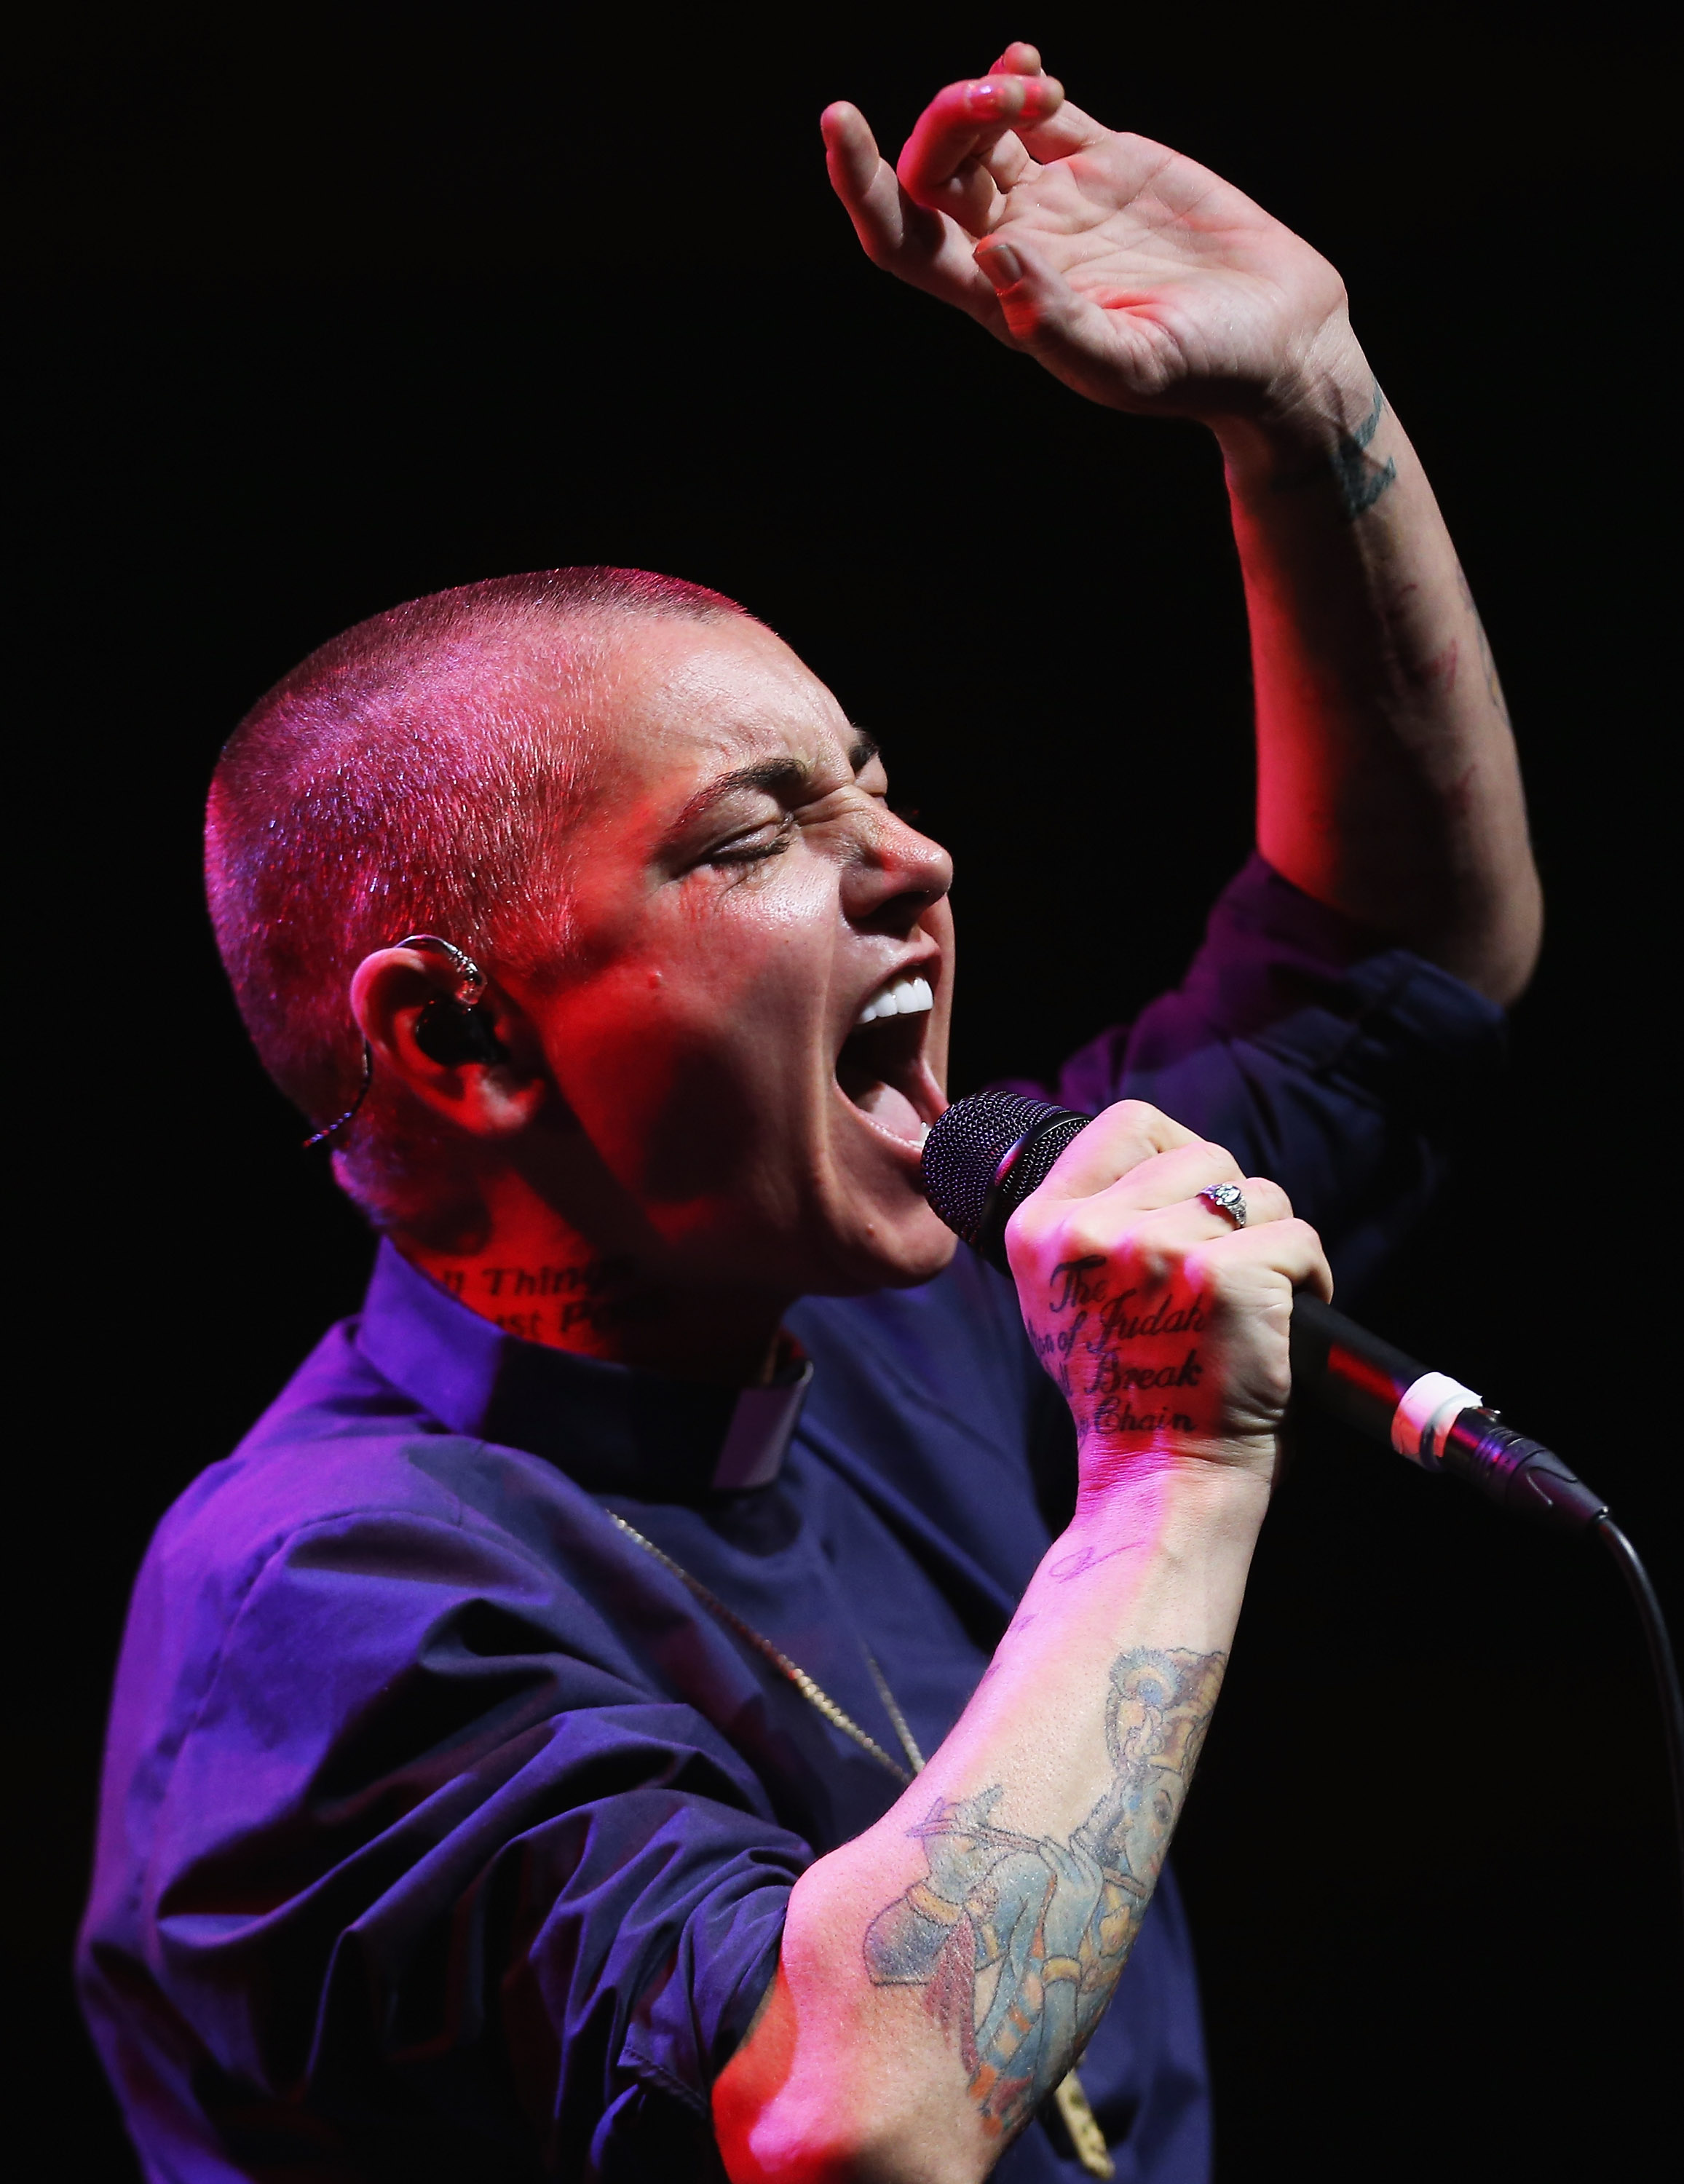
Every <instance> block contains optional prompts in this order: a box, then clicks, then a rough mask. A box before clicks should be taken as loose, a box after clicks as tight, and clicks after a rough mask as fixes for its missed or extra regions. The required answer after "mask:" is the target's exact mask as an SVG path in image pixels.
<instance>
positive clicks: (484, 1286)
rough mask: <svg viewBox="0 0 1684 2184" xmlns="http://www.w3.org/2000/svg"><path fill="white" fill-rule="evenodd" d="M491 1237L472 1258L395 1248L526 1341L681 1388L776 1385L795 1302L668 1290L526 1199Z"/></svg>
mask: <svg viewBox="0 0 1684 2184" xmlns="http://www.w3.org/2000/svg"><path fill="white" fill-rule="evenodd" d="M488 1231H489V1233H488V1235H487V1236H486V1238H485V1240H483V1242H481V1241H479V1240H476V1243H475V1246H474V1248H473V1249H471V1250H466V1251H449V1250H443V1249H441V1248H439V1246H438V1245H437V1244H436V1243H432V1242H430V1241H427V1240H423V1239H421V1238H419V1237H417V1236H415V1235H414V1234H403V1233H400V1234H394V1235H393V1239H392V1240H393V1243H394V1244H395V1245H397V1247H398V1249H399V1251H401V1252H402V1253H403V1254H404V1257H405V1258H406V1259H408V1260H409V1261H410V1264H411V1265H412V1266H415V1267H418V1268H420V1269H421V1272H422V1273H424V1274H427V1275H430V1276H431V1277H432V1279H433V1280H434V1281H436V1282H437V1283H438V1285H439V1287H440V1288H441V1289H443V1290H448V1291H449V1294H450V1295H452V1296H453V1297H454V1298H455V1299H456V1300H457V1301H458V1302H459V1303H460V1304H465V1305H466V1306H467V1307H468V1309H469V1310H470V1311H471V1312H478V1313H479V1315H480V1317H481V1318H483V1319H488V1320H490V1321H491V1322H492V1323H493V1326H496V1327H499V1328H501V1329H503V1330H504V1332H505V1334H514V1335H518V1336H519V1337H520V1338H521V1340H522V1341H526V1342H538V1343H542V1344H544V1346H546V1347H547V1348H549V1349H552V1350H569V1351H573V1352H575V1353H576V1354H577V1355H578V1356H581V1357H600V1358H603V1359H605V1360H607V1361H609V1362H611V1363H614V1364H617V1365H630V1366H633V1367H635V1368H638V1370H640V1371H644V1372H650V1373H667V1374H670V1375H672V1377H673V1378H675V1379H687V1380H710V1381H715V1382H720V1383H723V1384H726V1385H731V1386H735V1387H753V1386H756V1385H764V1384H765V1383H766V1382H767V1380H769V1379H770V1378H771V1376H772V1369H773V1367H774V1364H775V1362H776V1357H777V1349H778V1323H779V1322H780V1321H781V1320H782V1318H783V1313H784V1311H785V1310H786V1309H787V1307H788V1306H789V1303H790V1302H791V1301H792V1300H791V1299H790V1298H788V1297H785V1296H782V1295H768V1294H767V1293H765V1292H762V1291H759V1290H731V1289H728V1288H721V1287H714V1286H710V1287H709V1288H707V1289H705V1290H703V1289H700V1288H695V1289H693V1288H689V1287H686V1286H683V1285H680V1284H675V1283H672V1282H671V1281H662V1280H661V1279H657V1278H655V1277H653V1276H651V1275H650V1273H648V1272H647V1270H646V1269H645V1268H642V1267H640V1266H639V1264H638V1260H637V1258H636V1256H634V1255H633V1254H629V1253H628V1254H625V1255H620V1254H616V1253H615V1252H614V1251H604V1250H602V1249H601V1248H599V1246H597V1245H594V1244H593V1243H592V1242H591V1241H590V1240H589V1239H588V1238H586V1237H585V1236H583V1235H581V1234H578V1232H577V1231H576V1230H575V1229H572V1227H570V1226H569V1224H568V1223H566V1221H565V1220H564V1219H562V1218H561V1217H560V1216H559V1215H558V1214H556V1213H555V1212H554V1211H553V1209H551V1208H550V1207H549V1206H543V1205H541V1204H533V1202H531V1201H527V1202H526V1203H525V1204H523V1205H521V1204H517V1205H515V1206H503V1207H500V1208H499V1209H498V1211H497V1214H496V1215H495V1216H494V1217H493V1218H492V1219H491V1220H490V1221H489V1222H488Z"/></svg>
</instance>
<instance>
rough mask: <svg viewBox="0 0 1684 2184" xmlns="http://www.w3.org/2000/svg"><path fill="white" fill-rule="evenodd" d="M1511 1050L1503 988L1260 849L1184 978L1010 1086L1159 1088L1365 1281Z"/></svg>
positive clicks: (1054, 1093)
mask: <svg viewBox="0 0 1684 2184" xmlns="http://www.w3.org/2000/svg"><path fill="white" fill-rule="evenodd" d="M1503 1053H1504V1030H1503V1011H1501V1010H1500V1009H1499V1008H1497V1006H1496V1005H1495V1004H1494V1003H1493V1002H1491V1001H1488V1000H1485V999H1484V998H1483V996H1481V995H1479V994H1476V993H1475V991H1474V990H1473V989H1472V988H1471V987H1469V986H1466V985H1464V983H1462V981H1461V980H1460V979H1459V978H1453V977H1452V976H1451V974H1450V973H1449V972H1447V971H1443V970H1441V969H1439V968H1438V967H1437V966H1436V965H1435V964H1431V963H1428V962H1426V961H1424V960H1423V959H1422V958H1421V957H1420V956H1414V955H1411V954H1410V953H1409V952H1408V950H1405V949H1401V948H1389V947H1386V946H1383V945H1381V944H1378V943H1377V941H1376V939H1375V936H1374V935H1373V934H1372V933H1369V932H1367V931H1366V930H1365V929H1364V928H1362V927H1360V926H1358V925H1356V924H1354V923H1353V922H1352V921H1351V920H1350V919H1348V918H1346V917H1341V915H1340V913H1339V912H1337V911H1333V910H1330V909H1328V908H1327V907H1326V906H1325V905H1323V904H1321V903H1318V902H1315V901H1313V900H1311V899H1310V897H1308V895H1306V894H1302V893H1301V892H1300V891H1299V889H1296V888H1295V887H1293V886H1292V885H1291V883H1290V882H1288V881H1286V880H1285V879H1283V878H1282V877H1280V874H1279V873H1278V872H1275V871H1274V868H1273V867H1272V866H1270V865H1269V864H1268V863H1266V862H1265V861H1264V860H1263V857H1261V856H1260V855H1253V856H1252V858H1251V860H1250V861H1249V862H1248V863H1247V864H1246V866H1245V867H1244V869H1243V870H1242V871H1241V872H1240V873H1239V875H1238V876H1237V877H1235V879H1234V880H1233V881H1232V882H1231V883H1230V885H1229V886H1228V887H1227V889H1225V890H1224V893H1223V894H1222V895H1221V897H1220V898H1219V899H1218V902H1217V904H1216V906H1215V908H1214V910H1213V911H1212V913H1211V917H1210V922H1209V924H1208V926H1207V928H1206V932H1205V938H1204V942H1203V944H1202V947H1201V948H1200V950H1199V951H1198V953H1197V955H1196V956H1195V957H1194V959H1193V961H1192V963H1191V967H1189V969H1188V972H1187V975H1186V977H1185V978H1184V979H1183V981H1182V983H1181V984H1180V985H1179V987H1178V988H1177V989H1175V990H1174V992H1173V993H1169V994H1166V995H1163V996H1162V997H1161V998H1160V999H1159V1000H1156V1001H1154V1002H1152V1003H1151V1006H1149V1007H1148V1008H1146V1010H1145V1011H1143V1012H1142V1013H1141V1015H1140V1017H1138V1018H1137V1019H1136V1020H1135V1022H1133V1023H1132V1024H1124V1025H1120V1026H1118V1027H1116V1028H1113V1029H1112V1030H1109V1031H1107V1032H1105V1033H1103V1034H1101V1036H1100V1037H1099V1038H1098V1039H1095V1040H1094V1041H1093V1042H1092V1043H1091V1044H1090V1045H1088V1046H1085V1047H1084V1048H1083V1049H1082V1050H1080V1052H1079V1053H1078V1054H1076V1055H1074V1056H1072V1057H1071V1059H1070V1061H1068V1062H1067V1063H1066V1064H1065V1066H1064V1068H1063V1069H1062V1072H1061V1073H1060V1075H1059V1078H1058V1081H1057V1084H1056V1085H1054V1086H1050V1087H1049V1086H1040V1085H1034V1084H1014V1085H1012V1088H1011V1089H1014V1090H1022V1091H1025V1092H1028V1093H1029V1094H1031V1095H1032V1096H1034V1097H1038V1098H1041V1099H1047V1098H1051V1099H1054V1100H1058V1101H1060V1102H1061V1103H1062V1105H1063V1106H1068V1107H1074V1108H1076V1109H1078V1110H1079V1111H1080V1112H1083V1113H1085V1114H1097V1113H1099V1112H1100V1111H1101V1108H1104V1107H1107V1106H1111V1105H1112V1103H1113V1102H1114V1101H1116V1100H1125V1099H1136V1100H1150V1101H1151V1103H1152V1105H1153V1106H1157V1107H1161V1108H1163V1111H1164V1112H1165V1113H1166V1114H1168V1115H1172V1116H1174V1117H1175V1119H1176V1120H1177V1121H1178V1122H1181V1123H1186V1124H1187V1125H1188V1127H1189V1128H1192V1129H1196V1130H1197V1131H1199V1132H1200V1133H1201V1134H1202V1135H1204V1136H1206V1137H1207V1138H1212V1139H1215V1140H1216V1141H1217V1142H1218V1143H1219V1144H1221V1145H1226V1146H1227V1148H1228V1149H1229V1151H1230V1152H1231V1153H1232V1154H1233V1155H1234V1156H1235V1160H1237V1161H1238V1162H1239V1163H1240V1165H1241V1168H1242V1169H1243V1170H1244V1171H1245V1172H1246V1173H1247V1174H1252V1175H1257V1174H1261V1175H1269V1176H1272V1177H1274V1179H1275V1180H1276V1181H1277V1182H1279V1183H1280V1184H1282V1185H1283V1186H1284V1187H1285V1190H1287V1192H1288V1193H1289V1194H1290V1195H1291V1199H1292V1201H1293V1206H1294V1210H1295V1211H1296V1212H1299V1213H1301V1214H1302V1215H1303V1216H1304V1217H1306V1218H1307V1219H1308V1220H1310V1221H1312V1222H1313V1223H1315V1224H1316V1226H1317V1227H1318V1228H1319V1229H1320V1230H1321V1233H1322V1237H1323V1240H1324V1242H1325V1243H1326V1245H1327V1246H1328V1251H1329V1256H1330V1258H1331V1260H1332V1262H1333V1266H1334V1271H1335V1274H1336V1275H1337V1276H1338V1277H1339V1279H1340V1281H1341V1284H1346V1285H1349V1286H1353V1287H1359V1286H1360V1285H1361V1284H1362V1282H1363V1280H1364V1279H1367V1278H1368V1276H1369V1275H1370V1274H1371V1273H1373V1272H1375V1270H1376V1268H1377V1267H1378V1265H1379V1263H1380V1261H1381V1259H1382V1258H1383V1257H1384V1256H1385V1255H1386V1251H1388V1250H1389V1249H1390V1248H1391V1245H1393V1244H1395V1243H1396V1241H1397V1239H1398V1238H1399V1236H1400V1235H1401V1234H1403V1233H1404V1231H1406V1230H1407V1229H1408V1227H1409V1225H1410V1224H1411V1223H1412V1222H1413V1221H1414V1219H1415V1218H1416V1217H1417V1216H1418V1215H1419V1213H1420V1212H1421V1211H1422V1210H1423V1209H1424V1208H1425V1205H1426V1203H1427V1201H1429V1199H1430V1197H1431V1195H1432V1193H1433V1190H1434V1189H1435V1188H1436V1184H1437V1183H1438V1181H1439V1179H1440V1177H1441V1173H1442V1171H1443V1167H1444V1163H1445V1160H1446V1157H1447V1154H1448V1152H1449V1151H1450V1150H1451V1148H1452V1146H1453V1143H1454V1140H1455V1138H1456V1135H1457V1134H1458V1128H1460V1127H1461V1126H1462V1125H1463V1124H1464V1122H1465V1120H1466V1118H1467V1117H1468V1116H1469V1113H1470V1112H1472V1111H1473V1110H1475V1108H1476V1107H1477V1106H1478V1105H1479V1103H1480V1100H1481V1099H1482V1097H1483V1096H1485V1095H1486V1094H1487V1093H1488V1092H1489V1090H1490V1089H1491V1088H1492V1086H1493V1085H1494V1084H1495V1082H1496V1080H1497V1076H1498V1074H1499V1073H1500V1071H1501V1067H1502V1063H1503Z"/></svg>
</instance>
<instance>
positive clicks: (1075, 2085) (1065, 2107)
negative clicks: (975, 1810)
mask: <svg viewBox="0 0 1684 2184" xmlns="http://www.w3.org/2000/svg"><path fill="white" fill-rule="evenodd" d="M602 1513H603V1515H604V1516H605V1517H606V1518H607V1519H608V1521H609V1523H610V1524H614V1525H616V1526H617V1527H618V1529H620V1530H621V1531H622V1532H623V1533H624V1534H625V1535H626V1537H627V1539H628V1540H633V1541H636V1543H637V1545H638V1546H640V1547H641V1548H642V1549H643V1550H644V1553H645V1554H650V1555H653V1556H654V1557H655V1560H656V1562H658V1563H660V1564H661V1568H663V1569H666V1570H671V1572H672V1574H673V1576H674V1577H676V1578H677V1579H678V1582H679V1583H680V1585H684V1586H685V1587H687V1588H688V1590H689V1591H690V1592H691V1593H693V1594H694V1596H695V1597H696V1599H698V1600H699V1601H700V1602H701V1604H702V1606H703V1607H705V1608H706V1609H707V1610H708V1612H709V1613H711V1614H712V1615H714V1616H717V1619H719V1621H720V1622H722V1624H724V1625H725V1627H726V1628H727V1630H734V1631H735V1632H736V1634H737V1635H738V1636H739V1638H740V1639H742V1640H743V1641H744V1642H745V1643H746V1644H748V1645H750V1646H753V1647H754V1649H755V1651H756V1652H757V1653H759V1654H760V1655H761V1656H762V1658H765V1659H766V1660H768V1661H770V1662H771V1663H772V1667H773V1668H774V1669H777V1671H778V1674H779V1675H780V1676H783V1677H785V1678H786V1679H787V1680H789V1682H790V1683H792V1684H793V1685H795V1689H796V1690H797V1691H799V1692H800V1695H801V1697H803V1698H804V1699H805V1700H806V1702H807V1703H808V1705H809V1706H811V1707H816V1708H817V1710H818V1711H819V1713H822V1715H823V1716H824V1718H825V1719H826V1720H827V1721H828V1722H829V1723H831V1724H833V1725H834V1727H835V1728H837V1729H839V1730H841V1732H842V1734H843V1735H844V1736H851V1737H852V1738H853V1740H854V1741H855V1743H856V1744H857V1745H858V1746H859V1747H860V1748H861V1750H862V1751H863V1752H870V1754H871V1756H872V1758H873V1759H875V1760H876V1761H877V1762H878V1765H879V1766H883V1767H886V1768H887V1769H889V1773H890V1774H891V1775H893V1776H894V1777H895V1780H896V1781H897V1782H901V1783H903V1784H904V1783H907V1782H910V1781H911V1780H912V1776H913V1775H921V1774H922V1773H923V1764H924V1756H923V1752H920V1751H919V1749H918V1747H917V1742H916V1741H915V1740H914V1738H913V1736H912V1730H910V1729H909V1728H908V1727H907V1725H906V1716H905V1714H903V1713H901V1709H900V1708H899V1706H898V1705H897V1704H896V1703H895V1694H894V1692H893V1691H890V1690H889V1685H888V1684H887V1682H886V1681H885V1680H884V1674H883V1671H882V1669H879V1668H878V1665H877V1663H876V1662H875V1661H874V1660H873V1658H872V1655H871V1649H870V1648H869V1647H868V1646H867V1644H866V1642H865V1641H864V1639H863V1638H862V1639H861V1641H860V1651H861V1652H862V1653H863V1654H864V1655H865V1657H866V1666H867V1668H868V1669H870V1670H871V1680H872V1681H873V1683H874V1684H875V1685H876V1686H877V1695H878V1697H879V1698H880V1699H881V1700H882V1701H883V1710H884V1713H886V1714H887V1715H888V1716H889V1719H890V1721H892V1722H893V1723H894V1724H895V1735H896V1736H898V1737H899V1738H900V1740H901V1750H902V1751H903V1752H905V1753H906V1760H907V1765H906V1767H903V1766H902V1765H901V1763H900V1761H899V1760H898V1759H895V1758H890V1756H889V1753H888V1752H885V1751H884V1748H883V1747H882V1746H881V1745H880V1744H879V1743H878V1741H877V1739H876V1738H875V1737H874V1736H867V1733H866V1732H865V1730H862V1728H861V1727H860V1724H858V1722H856V1720H855V1719H854V1718H853V1716H852V1715H851V1714H850V1713H845V1712H844V1711H843V1709H842V1708H840V1707H839V1706H838V1705H837V1703H836V1702H835V1700H834V1698H832V1697H831V1696H830V1694H829V1692H828V1691H823V1690H822V1689H821V1688H820V1686H819V1685H817V1684H816V1683H815V1682H814V1681H813V1680H812V1678H811V1676H810V1675H809V1674H807V1672H806V1669H803V1668H801V1667H800V1666H799V1665H798V1664H797V1663H795V1662H794V1661H792V1660H791V1659H790V1658H789V1655H788V1654H787V1653H786V1652H783V1650H782V1649H781V1648H780V1647H778V1646H774V1645H773V1644H772V1641H771V1639H769V1638H767V1637H763V1636H762V1635H761V1633H760V1632H759V1631H758V1630H756V1629H755V1626H754V1625H753V1624H752V1623H745V1622H744V1619H743V1618H742V1617H741V1616H740V1615H739V1614H738V1613H737V1612H736V1611H735V1609H734V1608H730V1607H727V1606H726V1605H725V1602H723V1601H722V1599H721V1598H720V1597H719V1595H718V1594H717V1592H710V1591H708V1589H707V1587H706V1586H705V1585H704V1584H703V1583H702V1581H701V1580H700V1578H699V1577H692V1576H691V1575H690V1573H689V1570H687V1569H686V1568H684V1566H683V1563H675V1562H674V1561H673V1559H672V1556H671V1555H669V1554H666V1553H665V1552H663V1551H662V1550H661V1548H660V1547H658V1546H656V1545H655V1541H653V1540H648V1539H645V1538H644V1535H643V1534H642V1533H641V1532H640V1531H638V1529H637V1528H636V1526H635V1525H633V1524H627V1522H626V1520H625V1518H623V1517H622V1516H621V1515H620V1513H619V1512H618V1511H617V1510H614V1509H607V1508H605V1509H604V1510H603V1512H602ZM908 1769H910V1772H909V1771H908ZM1053 2098H1054V2099H1055V2100H1057V2103H1058V2113H1059V2114H1060V2115H1061V2116H1062V2118H1063V2119H1064V2128H1065V2130H1066V2131H1068V2132H1069V2134H1070V2143H1071V2145H1072V2147H1073V2148H1074V2150H1075V2155H1076V2159H1077V2160H1078V2161H1079V2162H1080V2163H1081V2165H1082V2166H1083V2168H1084V2169H1085V2170H1087V2172H1088V2174H1089V2176H1100V2177H1113V2176H1116V2174H1117V2166H1116V2164H1115V2163H1114V2162H1113V2161H1112V2159H1111V2155H1110V2153H1109V2152H1108V2151H1107V2147H1106V2143H1105V2133H1104V2132H1103V2131H1101V2129H1100V2126H1099V2119H1098V2117H1097V2116H1096V2115H1095V2114H1094V2112H1093V2109H1092V2106H1091V2105H1090V2103H1089V2100H1088V2097H1087V2095H1086V2093H1085V2092H1083V2090H1082V2081H1081V2080H1080V2079H1079V2077H1078V2076H1077V2075H1076V2073H1075V2071H1074V2070H1070V2071H1068V2072H1067V2074H1066V2075H1065V2076H1064V2077H1063V2078H1062V2080H1061V2081H1059V2084H1058V2086H1057V2088H1056V2090H1055V2092H1054V2095H1053Z"/></svg>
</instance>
